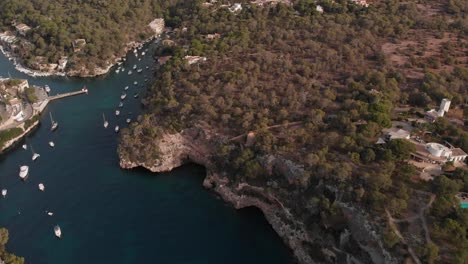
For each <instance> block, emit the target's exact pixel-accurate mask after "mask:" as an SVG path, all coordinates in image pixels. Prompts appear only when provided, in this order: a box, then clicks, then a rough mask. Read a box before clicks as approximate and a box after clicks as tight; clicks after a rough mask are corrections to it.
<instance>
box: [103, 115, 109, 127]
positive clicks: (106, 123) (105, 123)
mask: <svg viewBox="0 0 468 264" xmlns="http://www.w3.org/2000/svg"><path fill="white" fill-rule="evenodd" d="M102 119H104V128H107V127H108V126H109V122H107V120H106V116H105V115H104V113H102Z"/></svg>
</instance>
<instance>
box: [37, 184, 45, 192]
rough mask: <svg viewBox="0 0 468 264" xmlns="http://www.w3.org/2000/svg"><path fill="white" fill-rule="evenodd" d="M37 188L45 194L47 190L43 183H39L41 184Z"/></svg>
mask: <svg viewBox="0 0 468 264" xmlns="http://www.w3.org/2000/svg"><path fill="white" fill-rule="evenodd" d="M37 187H39V190H41V192H43V191H44V190H45V186H44V184H42V183H39V184H38V185H37Z"/></svg>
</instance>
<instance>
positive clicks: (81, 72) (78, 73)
mask: <svg viewBox="0 0 468 264" xmlns="http://www.w3.org/2000/svg"><path fill="white" fill-rule="evenodd" d="M155 38H157V37H156V36H153V37H151V38H149V39H147V40H145V41H142V42H134V41H132V42H130V43H128V44H127V45H126V47H125V49H124V51H123V52H122V54H123V55H121V56H117V57H115V59H114V60H113V61H112V63H109V65H108V66H107V67H105V68H95V69H94V71H93V73H90V72H89V70H88V69H86V68H81V69H78V70H69V71H66V72H58V71H54V72H50V71H39V70H33V69H30V68H28V67H26V66H24V65H23V64H21V62H20V61H21V58H19V57H17V56H15V55H13V54H11V53H10V52H8V51H6V50H5V49H4V47H3V46H1V45H0V51H1V52H2V53H3V55H5V57H6V58H8V59H9V60H12V62H13V64H14V65H15V69H16V70H18V71H19V72H22V73H25V74H27V75H29V76H32V77H47V76H56V77H81V78H89V77H97V76H101V75H104V74H106V73H108V72H109V71H110V69H112V67H114V66H115V65H116V64H117V63H118V62H120V61H121V60H122V58H124V57H125V56H126V55H127V53H128V52H129V51H130V50H132V49H135V48H138V47H140V46H143V45H145V44H146V43H148V42H150V41H153V40H154V39H155Z"/></svg>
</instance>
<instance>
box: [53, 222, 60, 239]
mask: <svg viewBox="0 0 468 264" xmlns="http://www.w3.org/2000/svg"><path fill="white" fill-rule="evenodd" d="M54 233H55V236H56V237H58V238H62V230H61V229H60V226H58V225H56V226H54Z"/></svg>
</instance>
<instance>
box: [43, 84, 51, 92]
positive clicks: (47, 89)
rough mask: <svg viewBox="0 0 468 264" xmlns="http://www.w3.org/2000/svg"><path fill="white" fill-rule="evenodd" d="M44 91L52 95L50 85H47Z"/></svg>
mask: <svg viewBox="0 0 468 264" xmlns="http://www.w3.org/2000/svg"><path fill="white" fill-rule="evenodd" d="M44 89H45V91H46V93H50V87H49V85H45V86H44Z"/></svg>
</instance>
